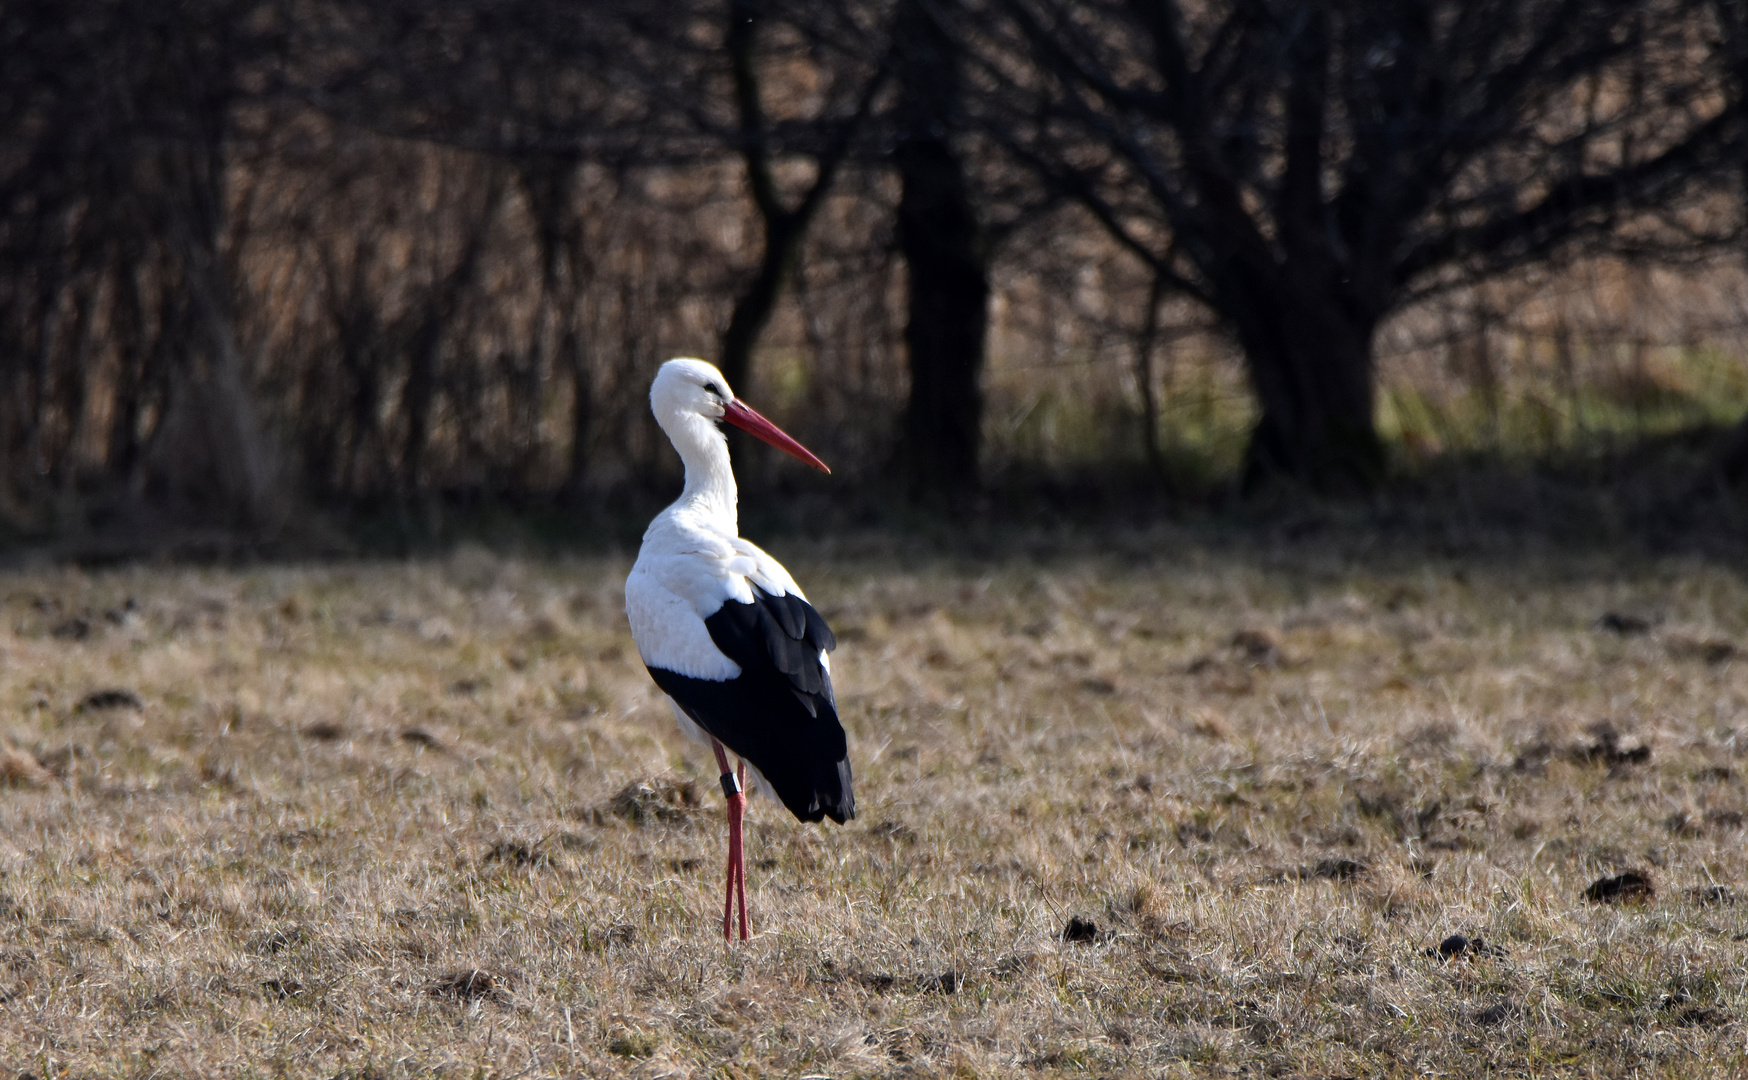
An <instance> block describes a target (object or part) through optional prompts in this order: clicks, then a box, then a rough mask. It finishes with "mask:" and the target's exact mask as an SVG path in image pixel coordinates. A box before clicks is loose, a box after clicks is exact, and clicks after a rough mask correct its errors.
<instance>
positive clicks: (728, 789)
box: [722, 771, 740, 799]
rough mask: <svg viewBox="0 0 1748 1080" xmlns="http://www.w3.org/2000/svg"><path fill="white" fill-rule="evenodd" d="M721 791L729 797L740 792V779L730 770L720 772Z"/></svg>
mask: <svg viewBox="0 0 1748 1080" xmlns="http://www.w3.org/2000/svg"><path fill="white" fill-rule="evenodd" d="M722 793H723V794H724V795H726V796H728V797H729V798H731V799H732V798H734V797H735V796H736V795H739V794H740V780H739V779H738V778H737V777H736V776H735V775H734V773H733V772H732V771H731V772H725V773H723V774H722Z"/></svg>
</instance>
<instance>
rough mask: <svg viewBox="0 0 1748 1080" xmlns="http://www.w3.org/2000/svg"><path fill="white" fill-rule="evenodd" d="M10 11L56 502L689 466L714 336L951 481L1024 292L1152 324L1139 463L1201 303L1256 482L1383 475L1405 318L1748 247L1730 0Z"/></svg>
mask: <svg viewBox="0 0 1748 1080" xmlns="http://www.w3.org/2000/svg"><path fill="white" fill-rule="evenodd" d="M0 48H3V49H4V55H5V56H6V57H7V62H6V64H5V65H3V66H0V384H3V387H0V507H3V512H4V513H6V514H8V515H10V516H12V517H14V518H16V519H21V520H26V521H45V520H53V519H55V517H56V516H57V515H64V514H66V513H68V512H70V508H75V507H82V506H89V505H91V504H92V503H93V502H99V503H101V502H105V501H107V502H109V503H147V504H152V505H158V506H165V507H170V508H174V509H175V510H176V511H177V512H178V513H184V514H188V515H192V516H198V517H202V518H205V519H208V520H219V521H223V522H226V523H230V524H241V525H270V524H272V523H274V522H276V521H279V520H281V519H283V518H284V516H285V515H287V514H288V513H289V512H290V508H291V507H292V506H293V505H295V504H297V503H298V502H300V501H313V502H316V503H334V504H348V505H360V504H362V505H378V504H382V503H385V502H396V501H400V502H405V501H407V500H413V499H417V498H423V497H427V496H430V495H432V494H433V493H457V492H460V493H476V494H480V495H484V496H488V497H492V498H509V499H518V500H519V499H547V498H552V497H555V496H559V497H565V496H568V497H573V498H585V497H595V496H597V495H599V494H600V493H602V492H608V491H612V490H615V489H621V488H626V487H630V488H647V487H652V486H657V485H661V484H663V483H666V482H667V481H668V479H669V476H670V472H671V470H672V468H673V465H672V463H671V462H670V460H669V457H668V455H667V454H666V452H665V448H664V447H663V445H662V444H661V441H660V436H659V432H657V431H655V429H654V428H653V425H652V424H651V423H650V422H649V421H648V419H647V410H646V408H645V402H644V393H645V390H646V389H647V385H648V379H649V377H650V375H651V373H652V371H653V369H654V367H655V365H656V364H658V363H659V362H660V361H661V360H663V359H665V358H666V357H668V356H670V355H680V354H695V355H704V356H706V357H708V358H711V359H713V360H715V361H717V362H718V363H719V364H720V365H721V366H722V368H723V369H724V371H725V372H726V374H727V376H728V378H729V380H730V381H731V383H732V384H733V385H734V386H735V387H736V388H737V389H743V390H745V392H746V393H747V394H748V396H749V398H752V399H754V400H761V401H768V402H774V403H775V404H774V405H773V408H772V409H771V411H772V412H774V413H776V414H778V415H779V418H780V419H781V420H782V421H783V422H784V423H785V424H786V426H789V427H791V428H792V430H795V431H796V433H797V434H798V435H799V436H800V437H801V438H803V440H804V441H807V442H808V443H809V444H810V445H815V446H816V447H817V448H818V449H819V450H820V452H821V453H822V454H823V455H824V456H825V457H827V459H828V460H832V461H833V463H834V465H842V466H845V467H847V470H848V472H849V474H850V475H851V476H852V477H860V478H863V479H867V480H870V481H878V482H882V483H889V484H892V485H893V486H894V487H895V488H896V489H899V490H902V491H903V492H904V493H906V494H908V495H910V496H911V497H915V498H920V499H925V500H932V501H938V502H941V503H943V504H945V505H954V504H955V503H956V502H958V501H959V500H960V499H961V498H962V497H963V496H964V495H965V494H967V493H969V492H972V491H974V490H976V488H977V486H978V484H979V481H980V467H981V465H980V454H981V451H982V446H983V442H984V439H985V436H986V434H987V431H988V428H989V423H990V418H989V417H988V415H986V407H985V405H986V403H985V396H984V376H985V361H986V357H987V356H988V355H989V354H990V352H991V349H992V347H993V346H992V340H993V329H994V328H992V325H991V319H992V317H996V318H1000V319H1003V320H1005V322H1004V326H1007V330H1006V331H1005V332H1006V333H1008V334H1009V335H1010V336H1011V335H1014V334H1018V335H1020V336H1022V337H1026V336H1028V335H1029V337H1030V338H1031V339H1036V340H1038V341H1042V342H1048V343H1052V344H1051V345H1050V347H1051V348H1055V347H1056V345H1055V344H1054V343H1057V342H1059V341H1060V340H1062V337H1061V335H1063V334H1065V333H1068V332H1069V331H1068V330H1064V328H1063V326H1062V325H1061V324H1063V323H1064V322H1065V321H1068V320H1070V319H1079V320H1080V321H1081V322H1082V323H1085V324H1086V325H1085V326H1083V327H1081V329H1080V330H1076V331H1074V332H1075V333H1080V334H1082V336H1083V338H1084V337H1087V336H1089V335H1090V336H1098V335H1104V336H1105V338H1104V339H1112V338H1115V339H1121V340H1122V341H1123V342H1124V343H1125V347H1126V348H1128V349H1129V353H1128V355H1131V356H1132V357H1133V363H1132V369H1131V370H1129V371H1128V372H1127V373H1126V377H1127V378H1129V379H1130V380H1131V382H1130V383H1128V384H1126V385H1129V386H1131V387H1132V389H1133V391H1134V394H1135V395H1136V396H1137V398H1138V408H1139V410H1140V412H1141V416H1142V421H1141V423H1140V426H1139V433H1140V434H1139V442H1140V443H1141V444H1142V446H1143V450H1144V453H1145V455H1146V456H1147V458H1148V459H1149V460H1150V461H1152V462H1153V463H1154V465H1155V466H1156V467H1157V466H1158V465H1159V457H1160V452H1161V451H1160V447H1159V444H1158V439H1159V431H1160V424H1159V410H1160V408H1161V402H1160V400H1159V383H1158V380H1157V377H1156V375H1155V374H1154V372H1153V364H1154V362H1155V357H1156V356H1157V355H1158V350H1159V348H1160V346H1161V343H1162V342H1169V341H1170V340H1172V338H1173V336H1174V335H1177V334H1182V333H1187V332H1190V331H1195V332H1207V333H1210V334H1213V335H1215V336H1216V337H1218V338H1219V339H1220V340H1223V341H1225V342H1227V343H1228V344H1229V346H1230V347H1231V349H1232V351H1233V355H1234V356H1236V357H1237V358H1238V359H1239V361H1240V362H1241V364H1242V370H1243V374H1244V380H1245V385H1246V387H1247V389H1248V393H1249V395H1250V396H1251V398H1252V399H1253V401H1254V406H1255V420H1254V425H1253V426H1252V428H1251V429H1250V434H1249V436H1248V445H1247V447H1246V449H1245V451H1244V454H1243V459H1242V473H1243V482H1244V483H1245V484H1246V485H1248V486H1251V487H1256V486H1262V485H1266V484H1269V483H1270V482H1271V481H1274V480H1277V479H1283V478H1284V479H1287V480H1290V481H1292V482H1297V483H1305V484H1309V485H1312V486H1314V487H1320V488H1360V487H1365V486H1368V485H1371V484H1373V483H1375V482H1376V481H1377V480H1378V479H1379V478H1380V477H1381V475H1382V474H1383V472H1384V469H1385V465H1386V453H1385V446H1384V441H1383V439H1382V438H1381V436H1380V432H1379V429H1378V426H1377V422H1376V417H1377V415H1378V399H1377V393H1378V361H1377V342H1378V337H1379V330H1380V327H1381V326H1382V325H1384V324H1385V323H1386V322H1387V321H1388V320H1389V319H1391V318H1392V317H1393V316H1395V315H1396V314H1398V313H1400V312H1402V311H1403V310H1405V309H1408V308H1410V307H1412V306H1413V305H1415V304H1419V303H1422V302H1424V301H1425V300H1426V299H1427V298H1429V297H1436V296H1439V295H1448V294H1452V293H1454V292H1456V291H1458V290H1463V289H1466V288H1472V287H1474V286H1475V285H1476V284H1477V283H1482V282H1487V281H1491V280H1496V279H1499V278H1500V277H1502V276H1506V275H1510V274H1512V273H1514V272H1518V271H1521V270H1523V269H1524V268H1525V267H1531V266H1544V267H1545V266H1552V265H1559V264H1562V263H1566V262H1570V261H1573V260H1578V259H1586V258H1596V257H1600V256H1608V257H1613V258H1619V259H1625V260H1649V261H1658V262H1669V261H1680V260H1693V259H1698V258H1702V257H1710V256H1712V255H1715V253H1718V252H1728V251H1731V250H1733V248H1734V247H1735V246H1737V245H1738V243H1739V240H1740V237H1741V230H1742V223H1743V212H1742V209H1743V202H1744V194H1745V189H1744V185H1745V184H1748V173H1744V171H1743V170H1742V167H1741V166H1742V161H1743V154H1744V150H1745V149H1748V142H1745V141H1744V125H1743V122H1742V119H1743V117H1742V113H1743V108H1744V90H1745V88H1748V0H1703V2H1700V0H1642V2H1637V3H1621V2H1604V0H1448V2H1439V0H1429V2H1426V3H1401V2H1399V0H1317V2H1302V0H1212V2H1207V3H1196V2H1189V0H811V2H802V0H676V2H673V3H668V4H661V5H650V4H646V3H641V2H638V0H372V2H369V3H363V2H355V0H181V2H175V3H165V2H159V0H52V2H51V0H5V2H4V4H0ZM1095 271H1096V273H1095ZM1089 274H1090V275H1092V276H1094V277H1096V279H1097V280H1096V281H1095V282H1094V283H1093V284H1092V285H1090V286H1089V284H1088V279H1089ZM1002 281H1005V282H1007V283H1008V286H1009V287H1007V288H1006V291H1005V293H1004V294H1003V295H1004V296H1005V297H1006V299H1003V298H1001V297H996V293H997V292H998V291H1001V290H999V289H998V287H997V286H998V285H999V284H1000V283H1001V282H1002ZM1016 283H1018V284H1016ZM1089 289H1092V290H1093V291H1095V292H1096V293H1097V294H1098V295H1097V297H1096V299H1095V300H1094V301H1091V302H1087V301H1085V299H1084V296H1083V295H1082V294H1084V293H1086V292H1087V291H1088V290H1089ZM992 298H994V299H992ZM992 313H994V314H993V315H992ZM1009 324H1011V325H1009ZM1095 324H1096V325H1095ZM1744 432H1745V433H1744V434H1742V435H1740V436H1739V437H1738V439H1737V440H1736V442H1737V444H1739V445H1736V446H1735V448H1734V449H1732V450H1729V451H1728V454H1734V455H1735V456H1734V457H1733V458H1732V457H1728V454H1727V461H1726V465H1727V466H1728V467H1732V468H1735V469H1737V470H1739V471H1740V470H1742V469H1743V468H1744V467H1745V466H1748V428H1745V429H1744ZM748 467H749V468H752V469H754V470H756V469H757V468H758V465H757V462H756V461H755V462H753V463H752V464H750V465H749V466H748Z"/></svg>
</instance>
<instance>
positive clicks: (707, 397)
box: [649, 357, 831, 473]
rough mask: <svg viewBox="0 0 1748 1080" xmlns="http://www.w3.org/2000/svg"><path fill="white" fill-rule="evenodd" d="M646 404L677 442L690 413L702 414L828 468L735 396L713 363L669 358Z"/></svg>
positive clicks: (815, 465)
mask: <svg viewBox="0 0 1748 1080" xmlns="http://www.w3.org/2000/svg"><path fill="white" fill-rule="evenodd" d="M649 407H650V410H651V411H652V412H654V413H655V418H656V423H658V424H660V425H661V427H662V430H663V431H665V432H667V433H668V438H670V439H673V440H675V443H676V445H677V444H678V442H679V440H680V439H681V438H682V437H683V436H681V435H680V432H681V431H682V430H686V429H687V428H688V427H689V425H688V423H687V422H688V421H690V420H691V419H692V418H693V417H703V418H704V419H705V420H706V421H710V422H713V423H714V422H716V421H722V422H724V423H728V424H733V425H734V426H735V427H737V428H740V429H741V430H742V431H744V432H746V433H747V434H749V435H751V436H753V437H754V438H756V439H758V440H760V441H761V442H766V443H769V444H770V445H772V446H775V447H776V448H777V449H779V450H781V451H783V452H784V453H786V454H788V455H790V456H791V457H795V458H798V459H800V460H802V461H805V462H807V463H808V464H809V465H812V466H813V467H814V468H816V469H820V470H822V471H824V472H828V473H829V472H831V470H830V469H828V468H826V465H825V462H823V461H821V460H819V459H818V458H816V457H814V456H813V454H812V453H811V452H810V451H809V450H808V449H807V448H806V447H805V446H802V445H801V444H800V443H798V442H796V441H795V440H794V439H792V438H790V437H789V436H788V435H787V434H785V433H784V432H783V429H782V428H779V427H778V426H777V425H776V424H773V423H771V422H770V421H769V420H767V419H765V418H764V417H763V416H760V415H759V414H758V413H757V412H755V411H754V410H753V408H752V407H751V406H749V405H747V404H745V403H744V402H742V401H741V400H740V399H738V398H736V397H735V396H734V391H732V390H730V389H729V388H728V380H727V379H724V378H723V377H722V372H720V371H718V370H716V365H715V364H710V363H706V362H705V361H703V360H695V359H692V358H691V357H682V358H680V359H677V360H669V361H668V362H667V363H665V364H663V365H662V366H661V370H660V371H658V372H656V377H655V382H654V383H652V384H650V388H649Z"/></svg>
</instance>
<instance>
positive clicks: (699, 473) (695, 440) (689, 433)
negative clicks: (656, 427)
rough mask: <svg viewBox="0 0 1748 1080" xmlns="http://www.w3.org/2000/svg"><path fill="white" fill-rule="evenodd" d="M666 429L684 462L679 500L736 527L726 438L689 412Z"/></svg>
mask: <svg viewBox="0 0 1748 1080" xmlns="http://www.w3.org/2000/svg"><path fill="white" fill-rule="evenodd" d="M675 427H676V428H677V429H678V430H673V431H669V432H668V438H669V439H671V440H673V443H674V449H675V450H678V451H679V452H680V460H681V461H683V462H685V463H686V490H685V491H683V492H681V493H680V502H682V503H685V504H688V505H692V506H696V507H698V508H700V509H702V510H705V511H706V512H708V513H709V514H711V515H712V516H713V517H717V518H719V519H725V520H726V523H727V524H728V525H729V526H730V527H731V528H734V529H738V528H739V525H738V522H739V517H740V515H739V511H738V509H737V506H738V504H739V502H740V491H739V489H737V488H736V487H735V484H734V467H733V466H732V465H731V464H730V463H729V460H728V440H727V439H726V438H724V437H723V434H722V432H721V430H720V429H718V428H717V426H716V425H715V424H714V423H712V422H710V421H709V420H706V419H704V417H702V416H699V415H698V414H696V413H693V414H691V415H689V416H686V417H684V418H683V419H682V420H681V421H680V422H679V423H678V424H676V425H675Z"/></svg>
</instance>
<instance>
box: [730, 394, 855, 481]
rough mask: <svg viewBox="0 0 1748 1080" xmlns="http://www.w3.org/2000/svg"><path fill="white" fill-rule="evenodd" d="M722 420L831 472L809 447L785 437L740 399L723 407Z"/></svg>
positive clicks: (778, 429) (780, 429) (781, 431)
mask: <svg viewBox="0 0 1748 1080" xmlns="http://www.w3.org/2000/svg"><path fill="white" fill-rule="evenodd" d="M722 418H723V419H724V420H725V421H727V422H728V423H730V424H733V425H734V426H735V427H737V428H740V429H741V430H742V431H744V432H746V433H747V434H748V435H751V436H752V437H753V438H755V439H758V440H759V441H760V442H764V443H769V444H771V445H772V446H775V447H776V448H777V449H779V450H781V451H783V452H784V453H785V454H788V455H789V456H790V457H793V458H799V459H801V460H802V461H805V462H807V463H808V464H809V465H812V466H813V467H814V468H816V469H818V470H819V471H820V472H824V473H829V472H831V470H830V469H829V468H827V467H826V464H825V462H823V461H821V460H819V459H818V458H816V457H814V456H813V453H812V451H810V450H808V449H807V447H805V446H802V445H801V444H800V443H798V442H796V441H795V440H794V439H791V438H790V437H789V436H787V435H785V434H784V433H783V429H782V428H780V427H778V426H777V425H776V424H773V423H771V422H770V421H769V420H767V419H765V418H764V417H762V416H760V415H759V414H758V413H756V412H754V411H753V410H752V408H751V406H748V405H746V404H744V403H742V402H741V401H740V400H739V399H736V400H734V401H731V402H729V403H728V404H726V405H724V406H723V407H722Z"/></svg>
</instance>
